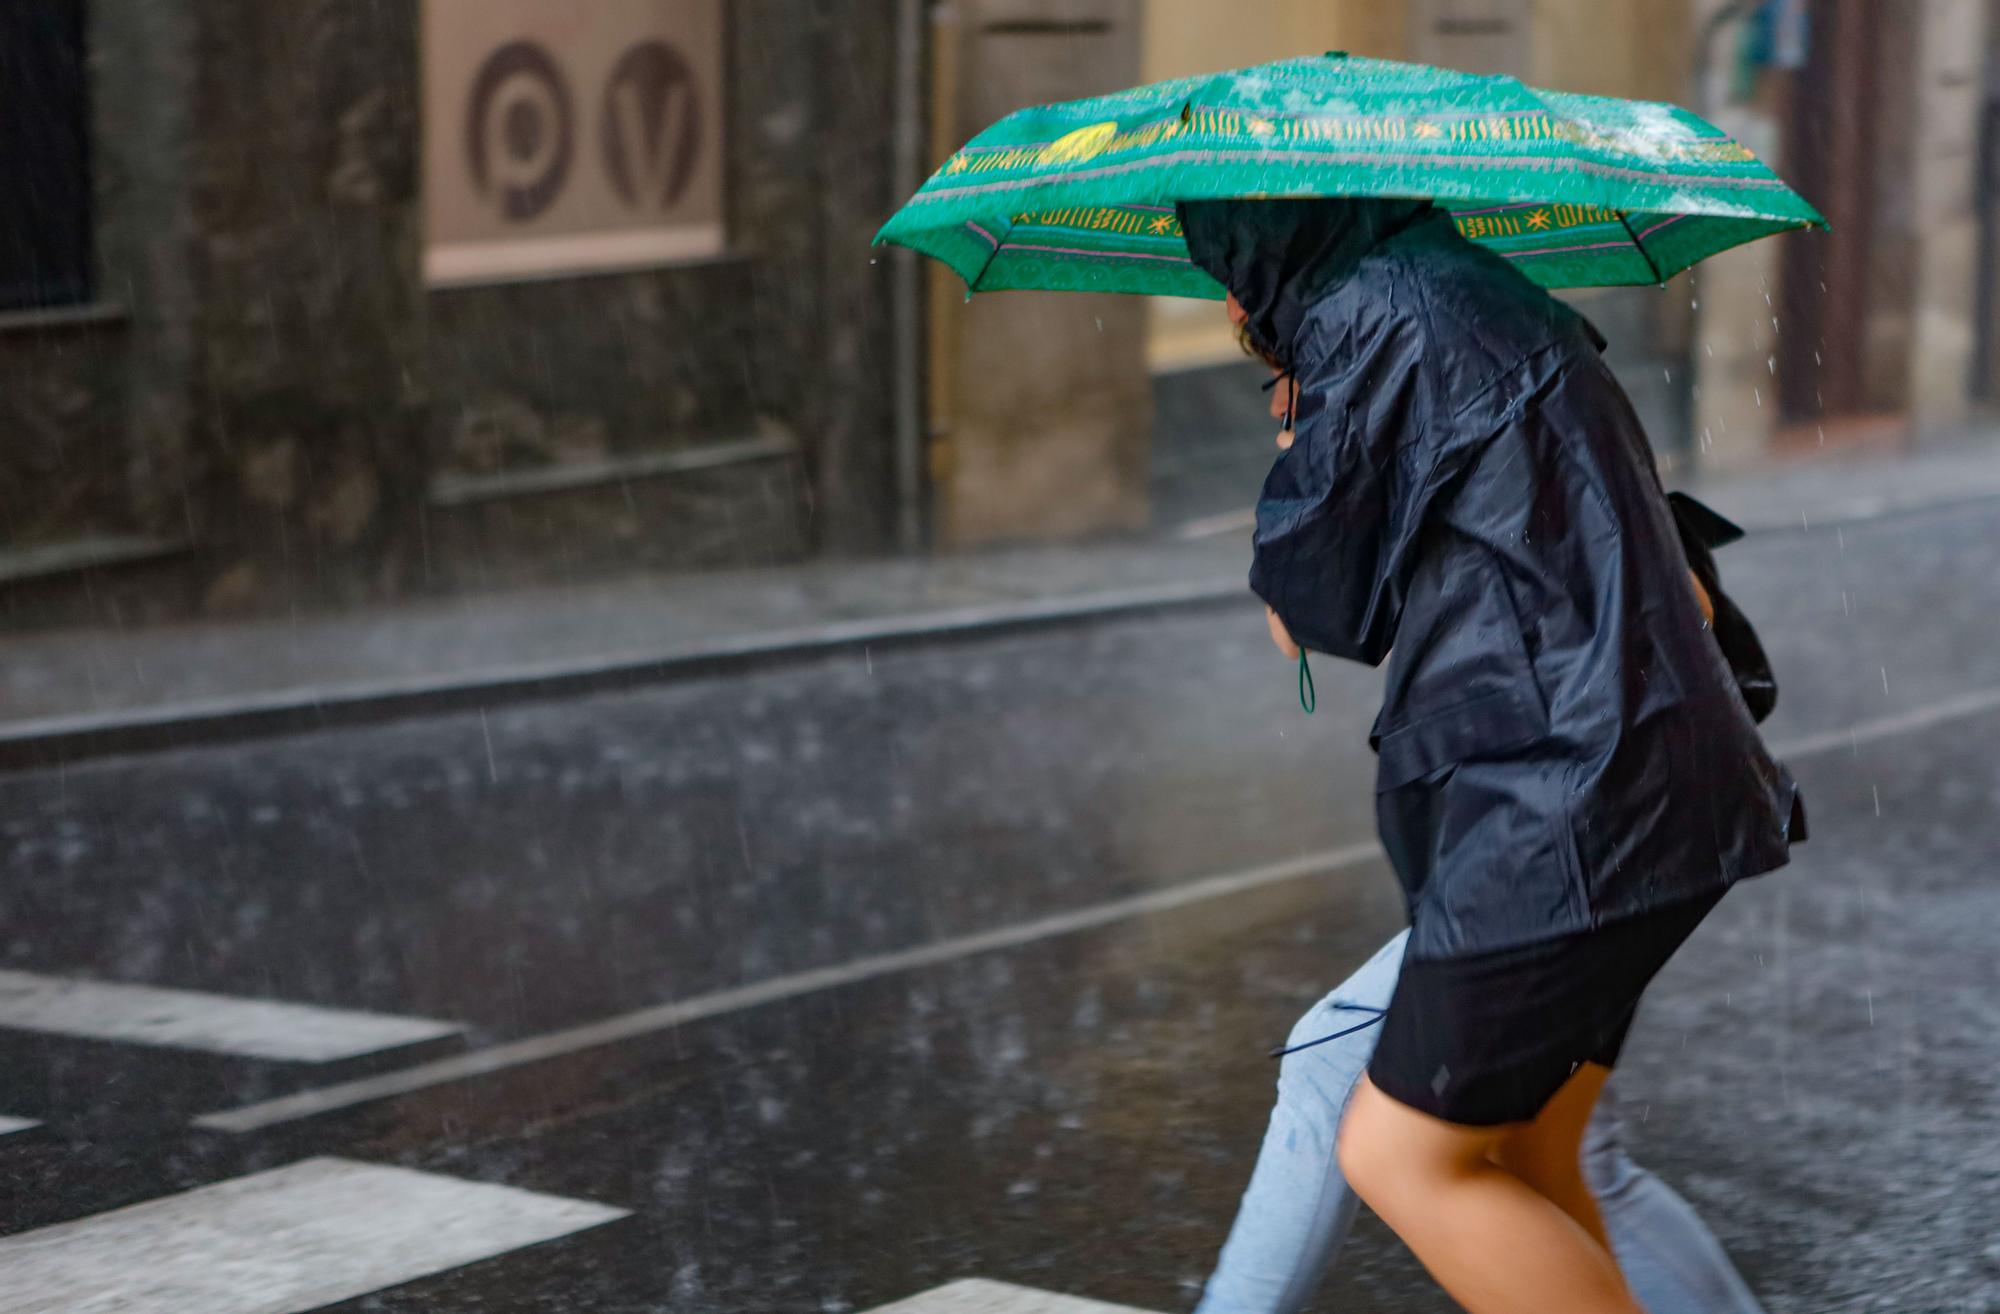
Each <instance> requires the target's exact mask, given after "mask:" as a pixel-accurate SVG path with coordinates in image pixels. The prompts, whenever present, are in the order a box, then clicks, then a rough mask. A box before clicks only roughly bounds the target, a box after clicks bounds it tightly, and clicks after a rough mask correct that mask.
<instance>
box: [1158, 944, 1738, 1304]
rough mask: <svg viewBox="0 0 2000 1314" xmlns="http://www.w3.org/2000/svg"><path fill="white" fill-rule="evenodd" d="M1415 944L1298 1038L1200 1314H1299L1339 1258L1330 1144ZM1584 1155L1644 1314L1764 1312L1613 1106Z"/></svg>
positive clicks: (1367, 973)
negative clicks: (1638, 1152) (1636, 1152)
mask: <svg viewBox="0 0 2000 1314" xmlns="http://www.w3.org/2000/svg"><path fill="white" fill-rule="evenodd" d="M1408 941H1409V932H1408V931H1404V932H1403V933H1401V934H1400V935H1398V936H1396V937H1395V938H1394V939H1392V940H1391V941H1389V943H1388V944H1386V945H1384V946H1383V947H1382V949H1381V950H1380V951H1379V952H1378V953H1376V954H1375V956H1374V957H1372V958H1370V959H1369V960H1368V961H1367V962H1366V963H1365V964H1363V965H1362V966H1361V968H1360V969H1359V970H1358V971H1356V972H1355V973H1354V974H1353V975H1352V976H1350V977H1348V978H1347V979H1346V980H1345V981H1342V982H1341V983H1340V984H1339V985H1337V986H1335V987H1334V988H1333V990H1332V991H1331V992H1329V993H1328V994H1327V996H1326V997H1325V998H1324V999H1322V1000H1320V1001H1319V1002H1318V1003H1317V1004H1315V1005H1314V1006H1313V1007H1312V1008H1311V1009H1309V1010H1307V1011H1306V1013H1305V1014H1304V1016H1302V1017H1300V1018H1299V1020H1298V1025H1296V1026H1294V1027H1293V1028H1292V1032H1291V1037H1290V1039H1289V1040H1288V1041H1287V1042H1286V1048H1287V1050H1288V1051H1289V1052H1288V1053H1286V1054H1285V1056H1284V1060H1283V1062H1282V1063H1281V1064H1280V1066H1279V1069H1278V1098H1277V1103H1276V1104H1275V1105H1274V1107H1273V1108H1272V1110H1271V1122H1270V1126H1269V1127H1268V1128H1267V1129H1266V1131H1265V1133H1264V1143H1263V1148H1262V1149H1261V1150H1260V1151H1259V1152H1258V1156H1257V1164H1256V1167H1255V1168H1254V1169H1253V1170H1252V1172H1251V1175H1250V1184H1249V1186H1248V1188H1247V1189H1246V1190H1245V1191H1244V1193H1243V1203H1242V1205H1241V1207H1240V1208H1239V1209H1238V1210H1237V1214H1236V1222H1235V1225H1234V1226H1233V1227H1232V1228H1231V1229H1230V1232H1229V1239H1228V1241H1227V1242H1226V1243H1225V1244H1224V1245H1223V1248H1222V1254H1221V1256H1220V1257H1219V1258H1218V1259H1217V1260H1216V1265H1215V1271H1214V1273H1213V1274H1212V1275H1211V1276H1210V1277H1209V1279H1208V1283H1207V1285H1206V1286H1205V1287H1204V1289H1203V1292H1202V1298H1201V1302H1200V1304H1198V1305H1196V1306H1195V1314H1298V1311H1300V1310H1301V1309H1304V1308H1305V1306H1306V1304H1307V1302H1308V1301H1310V1300H1311V1299H1312V1296H1313V1293H1314V1292H1315V1291H1317V1290H1318V1289H1319V1286H1320V1284H1321V1282H1322V1281H1323V1280H1324V1278H1325V1276H1326V1274H1327V1272H1328V1271H1329V1269H1331V1268H1332V1266H1333V1264H1334V1262H1335V1261H1336V1260H1337V1258H1338V1257H1339V1254H1340V1250H1341V1247H1342V1246H1343V1245H1344V1244H1345V1243H1346V1240H1347V1235H1348V1232H1349V1231H1350V1230H1351V1229H1352V1227H1353V1226H1354V1217H1355V1214H1356V1213H1357V1212H1358V1211H1359V1208H1360V1203H1361V1202H1360V1199H1359V1197H1357V1196H1356V1195H1355V1194H1354V1191H1353V1189H1352V1188H1351V1187H1349V1186H1348V1185H1347V1182H1346V1179H1344V1178H1343V1177H1342V1176H1341V1174H1340V1165H1339V1163H1338V1162H1337V1161H1336V1160H1335V1157H1334V1146H1335V1144H1336V1143H1337V1141H1338V1137H1339V1129H1340V1120H1341V1115H1342V1113H1343V1112H1344V1111H1345V1110H1346V1108H1347V1101H1348V1099H1349V1097H1350V1096H1352V1095H1353V1093H1354V1088H1355V1085H1356V1084H1357V1083H1358V1082H1359V1081H1360V1080H1361V1073H1362V1071H1363V1070H1364V1069H1365V1068H1366V1067H1367V1066H1368V1059H1369V1056H1370V1055H1371V1054H1372V1053H1373V1052H1374V1050H1375V1038H1376V1036H1377V1035H1378V1034H1379V1028H1378V1027H1375V1026H1372V1025H1369V1024H1368V1023H1369V1020H1370V1019H1372V1018H1374V1017H1377V1016H1379V1015H1380V1014H1381V1013H1383V1012H1385V1011H1386V1010H1387V1009H1388V1007H1389V999H1390V996H1391V995H1392V994H1393V993H1394V991H1395V988H1396V978H1397V976H1398V975H1399V974H1400V973H1401V971H1402V966H1403V951H1404V946H1405V945H1406V944H1407V943H1408ZM1582 1159H1583V1176H1584V1180H1585V1182H1587V1183H1588V1184H1589V1186H1590V1189H1591V1192H1592V1194H1593V1195H1595V1196H1596V1198H1597V1204H1598V1209H1599V1212H1600V1213H1602V1215H1603V1217H1604V1230H1605V1232H1606V1233H1607V1234H1608V1235H1609V1237H1610V1239H1611V1249H1612V1253H1613V1255H1614V1256H1615V1257H1616V1258H1617V1260H1618V1263H1619V1266H1620V1267H1621V1268H1622V1269H1623V1270H1624V1272H1625V1276H1626V1278H1627V1280H1628V1281H1629V1282H1630V1284H1631V1287H1632V1294H1633V1296H1634V1297H1635V1298H1636V1299H1637V1300H1638V1302H1639V1304H1640V1305H1641V1306H1642V1307H1643V1308H1644V1309H1645V1310H1646V1314H1763V1306H1761V1305H1759V1304H1758V1303H1757V1298H1756V1297H1755V1296H1754V1295H1753V1294H1751V1291H1750V1288H1749V1286H1748V1285H1747V1284H1746V1283H1745V1282H1744V1281H1743V1278H1742V1276H1741V1275H1739V1274H1738V1273H1737V1271H1736V1269H1735V1267H1734V1266H1732V1265H1731V1264H1730V1262H1729V1257H1728V1255H1727V1254H1726V1253H1724V1251H1723V1249H1722V1246H1721V1244H1720V1243H1719V1242H1718V1241H1716V1239H1715V1237H1714V1235H1713V1234H1712V1233H1710V1232H1709V1230H1708V1228H1707V1227H1705V1226H1704V1225H1703V1224H1702V1221H1701V1218H1700V1217H1699V1216H1698V1215H1697V1214H1696V1213H1695V1211H1694V1209H1693V1208H1692V1207H1691V1206H1690V1205H1689V1204H1688V1203H1687V1201H1686V1200H1683V1199H1682V1198H1681V1197H1680V1196H1679V1195H1678V1194H1677V1193H1675V1191H1674V1190H1673V1188H1672V1187H1670V1186H1668V1185H1667V1184H1666V1183H1665V1182H1663V1181H1661V1180H1660V1179H1659V1178H1658V1177H1656V1176H1654V1175H1653V1174H1652V1173H1650V1172H1648V1171H1646V1169H1644V1168H1642V1167H1640V1166H1639V1165H1638V1164H1637V1163H1635V1162H1633V1160H1632V1158H1631V1156H1630V1155H1629V1154H1628V1153H1627V1152H1626V1149H1625V1144H1624V1135H1623V1129H1622V1127H1621V1125H1620V1119H1619V1117H1618V1114H1617V1110H1616V1100H1615V1098H1612V1097H1609V1096H1608V1097H1607V1098H1605V1099H1604V1100H1601V1101H1599V1103H1598V1106H1597V1109H1596V1110H1595V1112H1594V1113H1593V1114H1592V1115H1591V1119H1590V1124H1589V1127H1588V1128H1587V1130H1586V1131H1585V1133H1584V1139H1583V1152H1582Z"/></svg>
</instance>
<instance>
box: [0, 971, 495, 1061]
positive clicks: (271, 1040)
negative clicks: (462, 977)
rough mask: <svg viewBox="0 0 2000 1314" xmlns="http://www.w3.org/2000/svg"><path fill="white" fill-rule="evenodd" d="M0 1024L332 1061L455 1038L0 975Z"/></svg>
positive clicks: (324, 1014)
mask: <svg viewBox="0 0 2000 1314" xmlns="http://www.w3.org/2000/svg"><path fill="white" fill-rule="evenodd" d="M0 1027H10V1028H13V1029H16V1030H20V1031H33V1032H37V1033H39V1034H42V1035H54V1036H74V1037H78V1038H81V1039H86V1040H108V1041H121V1042H125V1043H129V1044H137V1045H157V1046H164V1047H167V1048H171V1049H191V1050H200V1051H203V1052H206V1053H211V1054H226V1055H231V1056H233V1057H238V1058H257V1059H272V1060H277V1061H280V1062H288V1063H329V1062H332V1061H334V1060H337V1059H351V1058H359V1057H362V1056H364V1055H367V1054H376V1053H381V1052H383V1051H385V1050H392V1049H402V1048H404V1047H406V1046H410V1045H416V1044H420V1043H422V1042H424V1041H431V1040H442V1039H445V1038H447V1037H450V1036H455V1035H459V1034H460V1033H461V1032H462V1031H463V1030H464V1028H463V1027H461V1026H459V1025H458V1024H457V1023H455V1022H442V1021H439V1020H437V1019H435V1018H424V1017H396V1016H390V1015H387V1014H382V1013H364V1012H356V1011H354V1010H350V1009H335V1008H322V1007H319V1006H316V1005H311V1004H288V1003H284V1002H281V1001H278V1000H272V999H244V998H241V997H237V996H232V995H215V994H204V993H201V992H198V991H193V990H168V989H163V988H161V987H158V986H140V985H120V984H114V983H111V982H105V981H91V980H83V979H79V978H74V977H57V976H44V975H41V974H39V973H35V972H11V971H0Z"/></svg>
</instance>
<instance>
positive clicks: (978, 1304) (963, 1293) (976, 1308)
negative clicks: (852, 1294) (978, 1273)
mask: <svg viewBox="0 0 2000 1314" xmlns="http://www.w3.org/2000/svg"><path fill="white" fill-rule="evenodd" d="M870 1314H1148V1311H1146V1310H1141V1309H1134V1308H1132V1307H1131V1306H1130V1305H1107V1304H1105V1303H1104V1302H1103V1301H1101V1300H1084V1299H1082V1298H1080V1297H1077V1296H1059V1295H1056V1294H1055V1293H1054V1292H1049V1291H1036V1290H1035V1289H1033V1288H1032V1287H1017V1286H1013V1285H1011V1284H1009V1283H1006V1282H992V1281H988V1280H987V1279H985V1278H967V1279H965V1280H963V1281H960V1282H953V1283H951V1284H950V1285H949V1286H943V1287H939V1288H937V1289H936V1290H934V1291H927V1292H925V1293H924V1294H922V1295H920V1296H912V1297H910V1298H909V1299H908V1300H899V1301H897V1302H896V1303H895V1304H893V1305H883V1306H881V1307H880V1308H878V1309H875V1310H873V1311H871V1312H870Z"/></svg>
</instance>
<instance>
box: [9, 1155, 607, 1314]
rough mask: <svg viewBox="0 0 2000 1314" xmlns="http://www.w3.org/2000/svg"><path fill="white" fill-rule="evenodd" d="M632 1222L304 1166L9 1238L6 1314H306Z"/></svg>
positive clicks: (512, 1192) (523, 1197)
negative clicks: (613, 1224) (618, 1222)
mask: <svg viewBox="0 0 2000 1314" xmlns="http://www.w3.org/2000/svg"><path fill="white" fill-rule="evenodd" d="M626 1213H627V1211H626V1210H623V1209H613V1208H610V1207H608V1206H605V1205H599V1204H592V1203H590V1202H588V1201H582V1200H564V1199H560V1198H558V1197H555V1196H549V1195H538V1194H535V1193H533V1192H529V1191H522V1190H517V1189H515V1188H513V1187H507V1186H493V1185H489V1184H486V1183H483V1182H467V1181H462V1180H460V1179H458V1178H455V1177H441V1176H437V1175H435V1174H431V1173H422V1172H416V1171H413V1170H411V1169H407V1168H387V1167H382V1166H379V1165H375V1164H365V1163H356V1162H353V1161H351V1160H346V1159H332V1158H323V1159H306V1160H303V1161H301V1162H298V1163H294V1164H289V1165H287V1166H285V1167H283V1168H275V1169H272V1170H271V1171H269V1172H262V1173H256V1174H253V1175H252V1176H249V1177H238V1178H234V1179H232V1180H230V1181H226V1182H218V1183H216V1184H215V1185H213V1186H204V1187H201V1188H199V1189H197V1190H193V1191H187V1192H184V1193H183V1194H180V1195H173V1196H167V1197H165V1198H164V1199H159V1200H150V1201H147V1202H146V1203H144V1204H137V1205H132V1206H130V1207H129V1208H125V1209H119V1210H114V1211H113V1212H111V1213H106V1214H97V1215H94V1216H92V1217H89V1218H82V1219H78V1220H77V1221H75V1222H71V1223H59V1224H57V1225H56V1226H54V1227H44V1228H41V1229H39V1230H37V1231H33V1232H23V1233H21V1234H19V1235H17V1236H11V1237H0V1273H5V1274H6V1280H5V1282H4V1284H0V1314H187V1312H188V1311H190V1310H199V1311H201V1314H303V1311H306V1310H313V1309H319V1308H322V1307H323V1306H326V1305H332V1304H336V1303H338V1302H340V1301H344V1300H352V1299H354V1298H355V1297H357V1296H364V1295H367V1294H368V1293H370V1292H373V1291H381V1290H383V1289H384V1288H386V1287H392V1286H398V1285H401V1284H402V1283H405V1282H411V1281H414V1280H416V1279H417V1278H421V1277H429V1276H431V1275H432V1274H435V1273H442V1272H444V1271H446V1270H447V1269H453V1268H458V1267H461V1266H463V1265H465V1264H470V1263H474V1262H477V1261H479V1260H482V1259H491V1258H493V1257H495V1256H497V1255H502V1254H506V1253H507V1252H509V1251H512V1250H519V1249H521V1248H522V1247H524V1246H531V1245H538V1244H540V1243H542V1242H544V1241H553V1240H555V1239H556V1238H557V1237H562V1236H568V1235H570V1234H571V1233H574V1232H580V1231H583V1230H585V1229H586V1228H592V1227H597V1226H599V1225H601V1224H604V1223H608V1222H611V1221H613V1220H614V1219H618V1218H623V1217H625V1216H626Z"/></svg>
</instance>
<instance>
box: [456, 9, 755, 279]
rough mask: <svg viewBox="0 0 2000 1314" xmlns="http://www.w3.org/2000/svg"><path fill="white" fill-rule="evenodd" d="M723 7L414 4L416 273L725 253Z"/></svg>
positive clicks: (590, 266)
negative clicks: (419, 108)
mask: <svg viewBox="0 0 2000 1314" xmlns="http://www.w3.org/2000/svg"><path fill="white" fill-rule="evenodd" d="M722 21H723V20H722V0H587V3H578V2H577V0H424V28H423V41H424V53H423V61H424V188H425V204H424V211H425V219H426V223H427V224H428V235H427V247H426V250H425V253H424V272H425V276H426V277H427V278H428V279H429V280H430V281H431V282H432V283H441V284H449V283H465V282H486V281H490V280H494V279H506V278H519V277H528V276H534V275H547V274H560V273H568V272H579V271H586V270H601V269H616V268H635V267H643V266H647V265H656V264H664V263H669V262H672V261H677V260H688V259H696V258H700V257H703V256H710V255H714V254H716V253H717V252H719V251H721V250H722V246H723V214H722V157H723V123H722V68H723V56H722Z"/></svg>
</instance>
